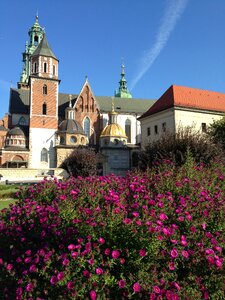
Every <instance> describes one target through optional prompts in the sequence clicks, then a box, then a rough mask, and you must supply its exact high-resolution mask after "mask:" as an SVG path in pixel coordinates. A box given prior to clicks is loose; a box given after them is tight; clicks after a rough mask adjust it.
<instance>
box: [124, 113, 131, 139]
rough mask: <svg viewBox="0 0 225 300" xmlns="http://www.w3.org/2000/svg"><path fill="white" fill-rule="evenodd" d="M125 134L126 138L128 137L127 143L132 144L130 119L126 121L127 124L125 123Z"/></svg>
mask: <svg viewBox="0 0 225 300" xmlns="http://www.w3.org/2000/svg"><path fill="white" fill-rule="evenodd" d="M125 133H126V136H127V137H128V140H127V142H128V143H131V120H129V119H126V122H125Z"/></svg>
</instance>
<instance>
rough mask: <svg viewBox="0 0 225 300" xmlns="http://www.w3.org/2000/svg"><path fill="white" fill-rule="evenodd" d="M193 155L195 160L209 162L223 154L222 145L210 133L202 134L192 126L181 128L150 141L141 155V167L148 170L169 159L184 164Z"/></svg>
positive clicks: (179, 164)
mask: <svg viewBox="0 0 225 300" xmlns="http://www.w3.org/2000/svg"><path fill="white" fill-rule="evenodd" d="M189 155H191V156H192V158H193V160H194V162H196V163H200V162H203V163H205V164H209V163H210V162H211V161H212V160H213V159H214V158H216V157H219V158H221V157H222V156H221V155H222V150H221V147H219V146H218V145H216V144H215V143H214V142H213V140H212V138H211V137H210V136H209V135H206V134H201V133H199V132H196V131H194V130H193V129H192V128H190V127H187V128H180V129H179V130H178V132H177V133H176V134H173V133H166V134H165V135H163V136H162V137H161V138H160V139H159V140H157V141H152V142H150V143H149V144H148V145H147V146H146V147H145V149H144V150H143V151H141V154H140V157H139V168H140V169H141V170H143V171H144V170H146V169H147V168H151V167H154V166H156V165H158V164H160V163H162V162H163V160H169V161H172V162H173V163H175V165H177V166H181V165H183V164H184V163H185V162H186V160H187V158H188V156H189Z"/></svg>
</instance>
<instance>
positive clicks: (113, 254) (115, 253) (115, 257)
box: [112, 250, 120, 259]
mask: <svg viewBox="0 0 225 300" xmlns="http://www.w3.org/2000/svg"><path fill="white" fill-rule="evenodd" d="M119 257H120V252H119V251H118V250H113V251H112V258H114V259H117V258H119Z"/></svg>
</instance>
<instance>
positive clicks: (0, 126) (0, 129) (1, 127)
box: [0, 125, 8, 131]
mask: <svg viewBox="0 0 225 300" xmlns="http://www.w3.org/2000/svg"><path fill="white" fill-rule="evenodd" d="M0 131H8V129H6V128H5V127H4V126H3V125H0Z"/></svg>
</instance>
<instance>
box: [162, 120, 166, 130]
mask: <svg viewBox="0 0 225 300" xmlns="http://www.w3.org/2000/svg"><path fill="white" fill-rule="evenodd" d="M162 131H163V132H166V122H163V123H162Z"/></svg>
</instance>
